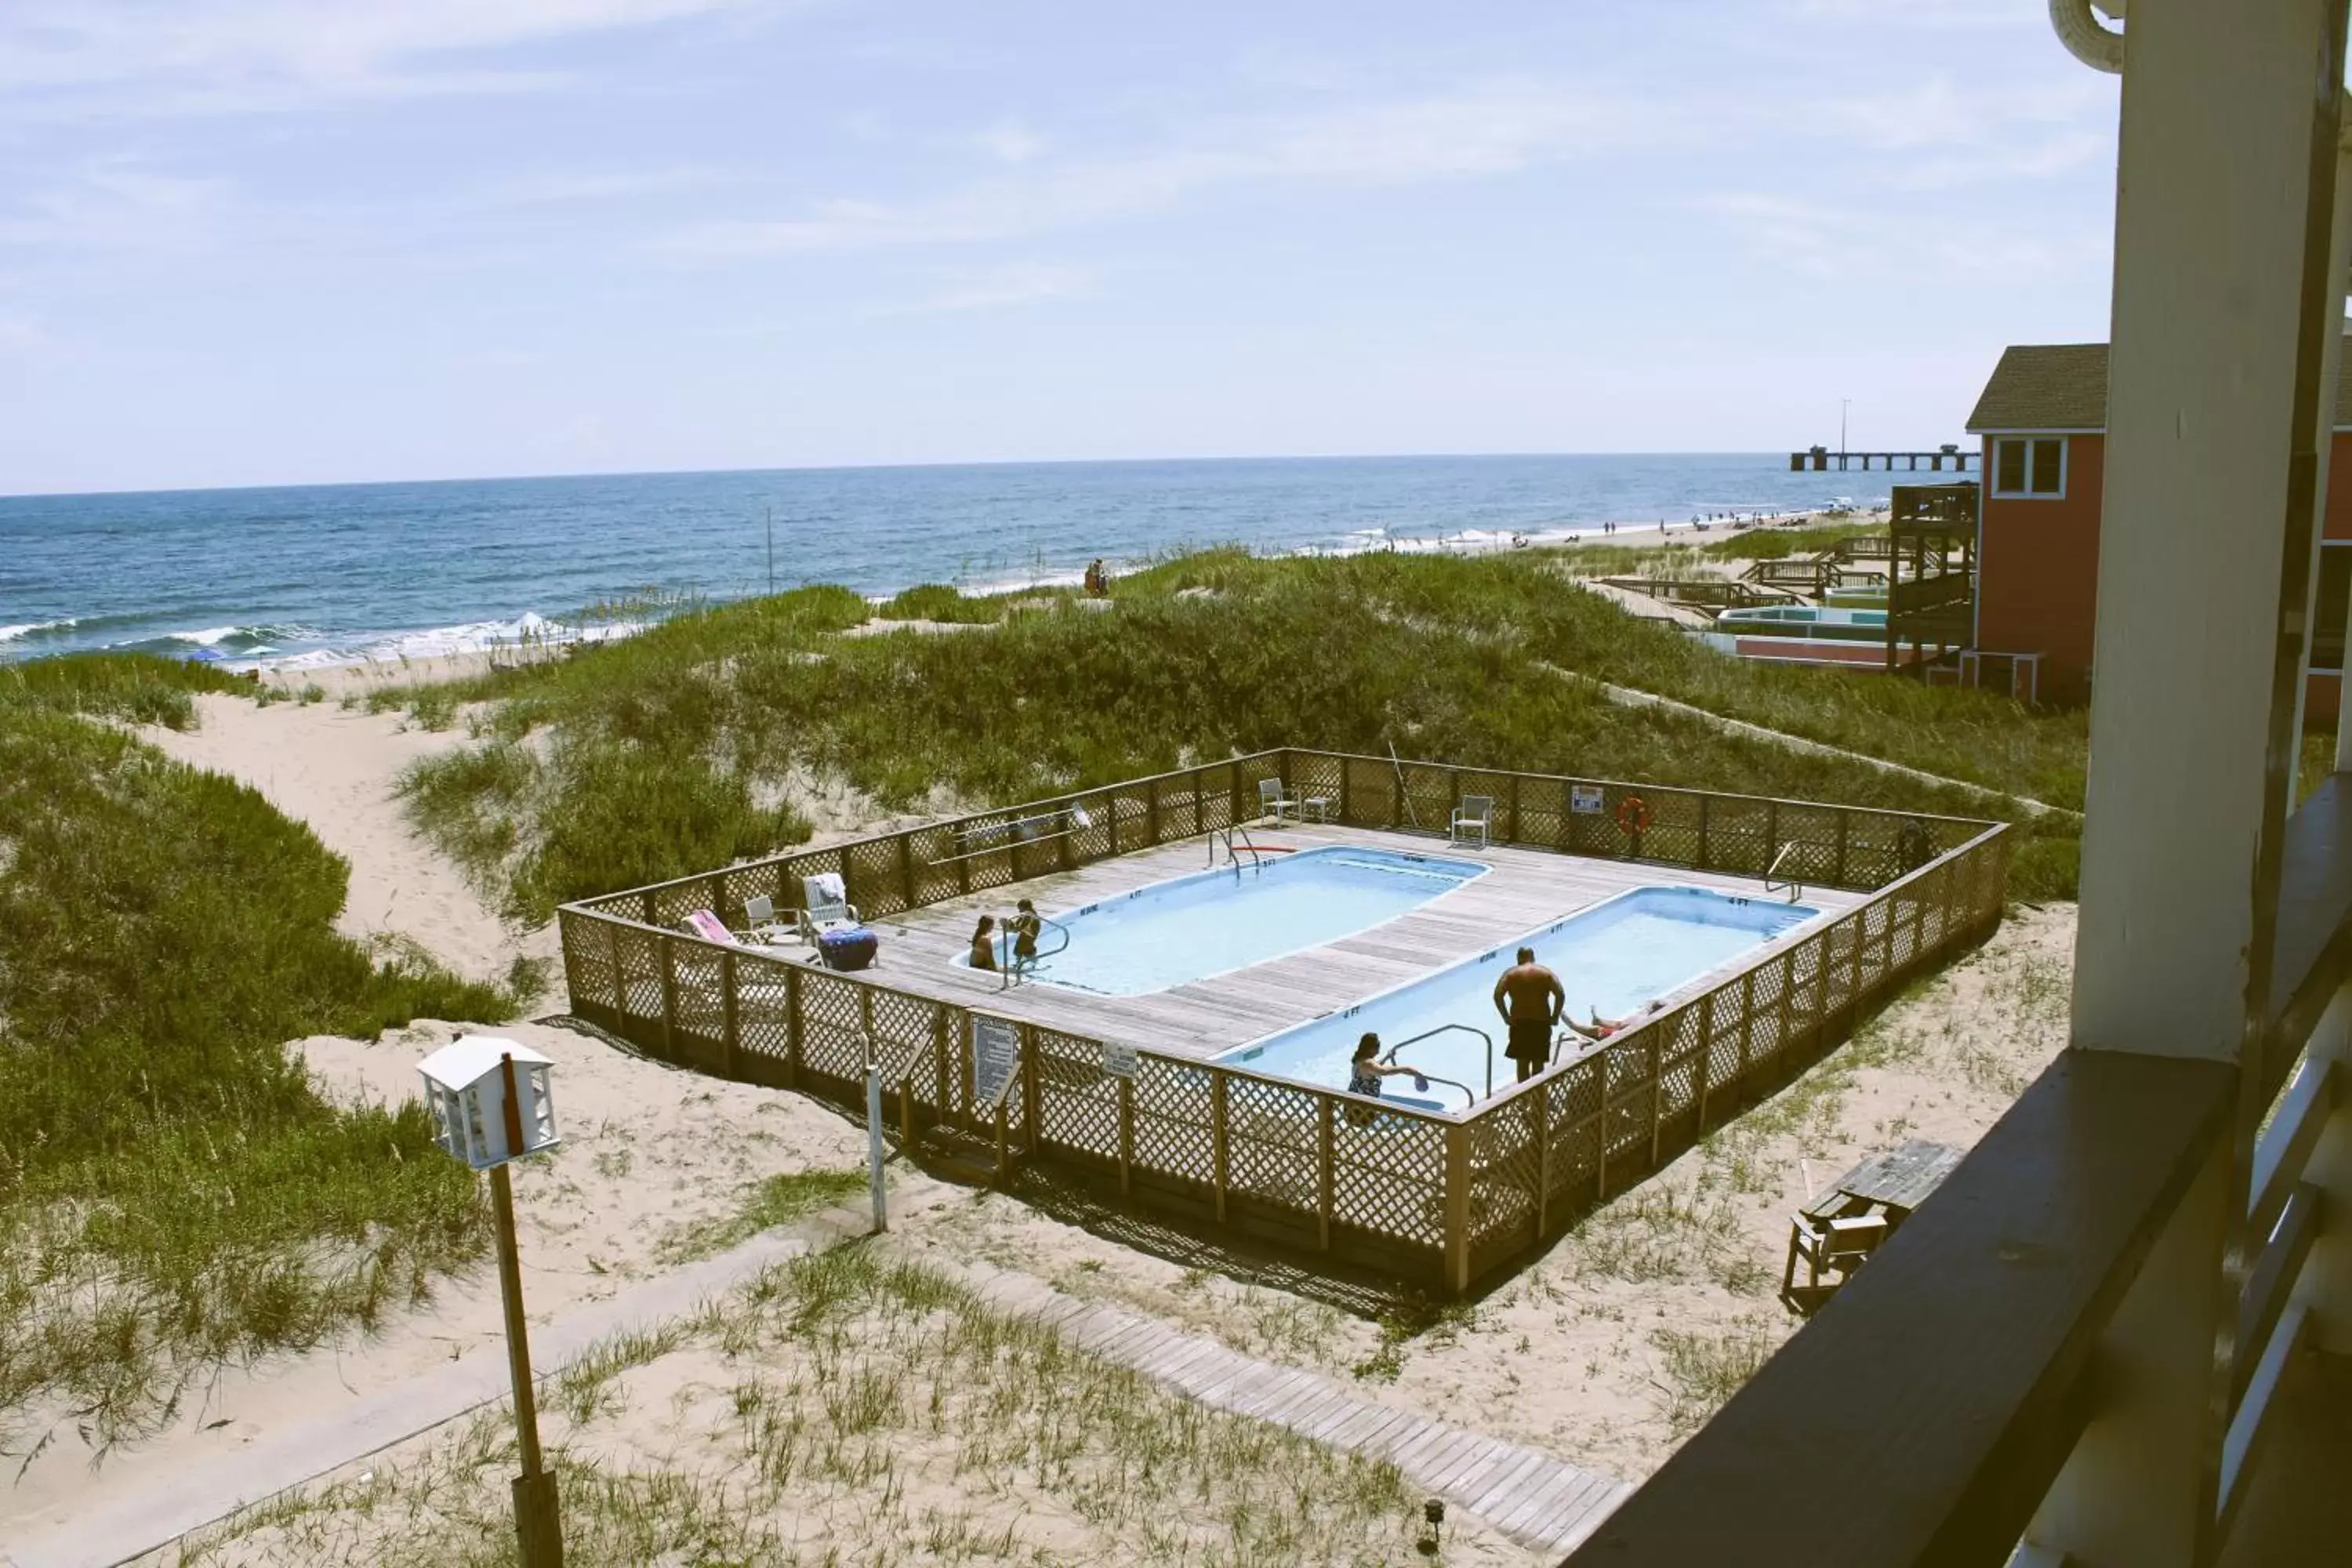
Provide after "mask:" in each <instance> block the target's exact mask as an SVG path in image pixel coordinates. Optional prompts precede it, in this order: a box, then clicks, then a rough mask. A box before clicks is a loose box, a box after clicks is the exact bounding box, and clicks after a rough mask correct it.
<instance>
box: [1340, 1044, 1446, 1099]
mask: <svg viewBox="0 0 2352 1568" xmlns="http://www.w3.org/2000/svg"><path fill="white" fill-rule="evenodd" d="M1380 1057H1381V1037H1379V1036H1378V1035H1375V1034H1370V1033H1367V1034H1366V1035H1365V1036H1364V1037H1363V1038H1362V1039H1360V1040H1358V1041H1357V1042H1356V1059H1355V1060H1353V1061H1351V1062H1349V1064H1348V1092H1349V1094H1361V1095H1368V1096H1370V1098H1372V1099H1374V1100H1378V1099H1379V1098H1380V1097H1381V1079H1384V1078H1388V1077H1391V1075H1393V1074H1396V1073H1402V1074H1404V1075H1405V1076H1406V1077H1407V1078H1410V1079H1412V1087H1413V1088H1415V1089H1427V1088H1428V1087H1429V1079H1427V1078H1426V1077H1424V1076H1423V1073H1422V1071H1421V1069H1420V1068H1410V1067H1407V1066H1405V1065H1404V1063H1402V1062H1396V1063H1393V1064H1391V1063H1389V1062H1384V1061H1382V1060H1381V1059H1380Z"/></svg>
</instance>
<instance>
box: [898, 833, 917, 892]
mask: <svg viewBox="0 0 2352 1568" xmlns="http://www.w3.org/2000/svg"><path fill="white" fill-rule="evenodd" d="M898 888H899V891H900V892H901V893H902V894H903V895H904V897H905V899H906V903H905V905H904V906H903V907H904V908H907V909H910V910H911V909H913V908H915V907H916V903H917V900H916V898H915V836H914V835H913V834H911V833H901V834H900V835H898Z"/></svg>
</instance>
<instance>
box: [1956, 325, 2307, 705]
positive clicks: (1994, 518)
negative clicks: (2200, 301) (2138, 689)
mask: <svg viewBox="0 0 2352 1568" xmlns="http://www.w3.org/2000/svg"><path fill="white" fill-rule="evenodd" d="M2347 387H2352V381H2347V382H2346V383H2344V384H2339V385H2338V387H2337V389H2336V438H2335V441H2334V443H2333V449H2332V450H2331V452H2330V453H2329V457H2328V479H2327V516H2326V528H2325V530H2324V533H2325V538H2324V541H2323V543H2322V547H2321V550H2320V563H2319V603H2318V605H2317V610H2316V615H2315V624H2314V626H2313V636H2312V639H2311V669H2312V674H2311V677H2310V679H2308V680H2307V681H2306V682H2305V694H2306V695H2305V707H2306V709H2307V710H2309V711H2310V712H2311V713H2312V714H2313V715H2314V716H2315V717H2322V716H2326V715H2332V714H2333V713H2334V712H2335V711H2336V689H2337V686H2338V684H2339V682H2340V681H2341V679H2342V671H2343V666H2344V623H2345V612H2346V608H2347V588H2352V398H2348V397H2347V396H2346V392H2347ZM2106 429H2107V345H2106V344H2105V343H2048V344H2042V343H2034V344H2021V345H2019V346H2016V347H2013V348H2011V349H2008V350H2006V351H2005V352H2003V353H2002V354H2001V356H2000V363H1999V364H1997V365H1995V366H1994V367H1993V372H1992V379H1991V380H1990V381H1989V382H1987V383H1986V384H1985V389H1984V395H1982V396H1981V397H1979V398H1978V399H1977V406H1976V412H1975V413H1973V414H1971V415H1969V434H1970V435H1972V436H1977V437H1981V438H1982V439H1983V442H1984V470H1983V471H1984V489H1983V500H1982V508H1983V518H1982V521H1981V524H1980V525H1979V535H1978V551H1977V624H1976V637H1975V642H1976V646H1977V648H1978V650H1979V661H1980V662H1979V668H1981V669H1982V670H1983V671H1984V674H1983V679H1984V681H1985V683H1987V684H1993V683H1997V681H1998V679H1999V677H1998V676H1997V675H1996V673H1995V669H1994V668H1993V667H1994V666H1996V665H1997V664H1998V663H1999V662H2000V661H1999V660H1998V659H1992V658H1989V657H1988V656H1997V655H2003V654H2032V655H2039V656H2040V658H2039V660H2038V674H2039V679H2040V693H2039V694H2040V697H2041V699H2042V700H2043V701H2045V702H2053V701H2054V702H2080V701H2083V700H2085V699H2086V698H2087V697H2088V696H2089V695H2090V689H2091V649H2092V620H2093V616H2094V613H2095V608H2096V605H2097V601H2098V589H2099V503H2100V499H2101V494H2102V487H2101V482H2100V481H2101V478H2102V472H2101V470H2102V468H2103V467H2104V465H2105V447H2106ZM2020 690H2021V692H2022V690H2023V687H2022V684H2021V687H2020Z"/></svg>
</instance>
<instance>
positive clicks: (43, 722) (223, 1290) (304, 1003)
mask: <svg viewBox="0 0 2352 1568" xmlns="http://www.w3.org/2000/svg"><path fill="white" fill-rule="evenodd" d="M244 686H245V683H243V682H235V681H225V680H222V679H219V678H217V677H216V676H215V675H214V674H213V673H212V672H209V671H204V670H201V669H200V668H192V667H188V666H181V665H173V664H171V663H169V662H168V661H163V660H156V659H136V660H131V659H91V660H77V659H59V660H53V661H47V662H45V663H43V664H39V665H27V666H23V667H18V668H16V669H12V670H10V671H7V672H5V678H0V1446H5V1445H6V1444H7V1443H8V1442H10V1441H11V1440H24V1439H26V1438H28V1437H29V1436H30V1435H31V1434H32V1433H33V1432H34V1431H35V1430H36V1429H37V1428H38V1427H39V1426H42V1425H43V1424H45V1423H46V1422H47V1421H50V1420H53V1419H55V1418H56V1417H57V1416H58V1415H67V1416H68V1417H69V1418H70V1419H71V1421H72V1422H73V1423H74V1424H75V1425H77V1426H79V1427H80V1428H81V1429H82V1430H83V1431H84V1432H85V1433H86V1434H87V1435H88V1436H89V1438H90V1440H91V1441H92V1442H94V1443H96V1444H98V1445H100V1446H101V1447H103V1446H104V1445H107V1444H110V1443H112V1442H114V1441H117V1440H119V1439H121V1438H123V1437H130V1436H138V1435H139V1434H140V1433H142V1431H145V1430H147V1429H149V1428H150V1427H152V1426H153V1425H154V1424H155V1423H156V1422H158V1421H160V1420H163V1419H164V1418H165V1417H166V1416H168V1415H169V1413H170V1412H171V1410H172V1408H173V1403H174V1401H175V1400H176V1398H177V1397H178V1394H179V1393H180V1391H181V1390H182V1389H183V1388H184V1386H185V1384H186V1382H187V1380H188V1378H189V1377H191V1376H193V1375H194V1374H196V1373H199V1372H201V1371H202V1370H203V1369H204V1368H205V1367H208V1366H211V1365H214V1364H217V1363H220V1362H223V1361H226V1360H233V1359H236V1358H239V1357H243V1356H247V1355H253V1354H257V1353H260V1352H267V1351H270V1350H276V1349H281V1348H289V1347H299V1346H303V1345H308V1344H311V1343H315V1342H319V1341H320V1340H321V1339H323V1338H326V1337H328V1336H329V1335H331V1334H333V1333H335V1332H337V1331H341V1330H343V1329H346V1328H349V1327H352V1326H359V1327H367V1326H371V1325H373V1323H374V1322H375V1321H378V1320H379V1319H380V1318H381V1317H382V1316H383V1314H384V1313H385V1312H386V1311H387V1310H389V1309H390V1308H392V1307H394V1306H396V1305H397V1304H399V1303H401V1302H403V1301H405V1300H409V1299H411V1298H413V1297H415V1296H416V1295H418V1294H420V1293H421V1292H422V1291H423V1290H424V1289H425V1288H426V1285H427V1282H428V1281H429V1279H430V1278H431V1276H432V1275H433V1274H434V1273H435V1272H436V1271H438V1270H440V1269H443V1268H447V1267H448V1266H449V1265H450V1264H451V1263H453V1262H458V1261H462V1260H463V1259H465V1258H467V1257H468V1256H470V1255H471V1254H472V1253H473V1252H475V1251H476V1250H478V1247H479V1246H480V1242H481V1235H482V1231H481V1226H480V1220H479V1216H478V1213H477V1206H476V1199H475V1196H474V1190H473V1182H472V1179H471V1177H470V1175H469V1173H466V1172H464V1171H463V1170H461V1169H459V1168H457V1167H456V1166H455V1165H454V1164H453V1163H451V1162H449V1161H447V1160H446V1159H445V1158H443V1157H441V1156H440V1155H439V1154H438V1153H437V1152H435V1151H434V1150H433V1149H432V1147H431V1144H430V1138H429V1133H428V1130H427V1127H426V1124H425V1119H424V1116H423V1113H422V1112H421V1111H419V1110H415V1109H414V1108H411V1109H409V1110H404V1111H400V1112H389V1111H384V1110H349V1109H343V1108H338V1107H335V1106H331V1105H329V1104H328V1103H327V1102H325V1101H324V1100H321V1099H320V1096H319V1095H318V1093H317V1092H316V1091H315V1089H313V1087H312V1086H311V1084H310V1081H309V1079H308V1077H307V1075H306V1074H305V1072H304V1070H303V1069H302V1068H301V1067H300V1065H299V1063H297V1062H295V1061H292V1060H290V1059H289V1057H288V1055H287V1053H286V1052H285V1050H284V1049H283V1042H285V1041H286V1040H288V1039H289V1038H293V1037H299V1036H302V1035H308V1034H314V1033H321V1032H334V1033H341V1034H352V1035H362V1036H365V1035H373V1034H375V1033H377V1032H379V1031H381V1030H383V1029H384V1028H387V1027H390V1026H395V1025H399V1024H403V1023H405V1022H406V1021H408V1020H409V1019H410V1018H413V1017H416V1016H436V1017H445V1018H473V1019H492V1018H498V1017H501V1016H505V1015H506V1013H507V1012H508V1011H509V1007H510V1005H511V1004H510V999H509V997H508V995H507V994H505V993H504V992H503V991H501V990H499V989H497V988H494V987H490V986H485V985H478V984H467V983H464V982H460V981H458V980H457V979H456V978H455V977H453V976H451V975H449V974H448V973H445V972H443V971H441V970H440V969H438V968H437V967H436V966H435V965H433V964H432V963H430V962H429V961H427V960H425V959H424V958H422V957H421V956H420V955H418V954H415V953H414V952H388V953H378V952H371V951H370V950H369V949H367V948H365V947H363V946H362V945H361V944H359V943H357V942H352V941H350V940H348V939H346V938H344V937H341V936H340V935H338V934H337V933H336V932H335V931H334V929H333V921H334V917H335V915H336V913H337V911H338V910H339V909H340V908H341V903H342V900H343V895H344V889H345V879H346V876H347V868H346V867H345V866H344V865H343V863H342V861H341V860H340V859H339V858H336V857H335V856H333V855H331V854H330V853H329V852H328V851H327V850H326V849H325V848H324V847H322V846H321V845H320V843H319V841H318V839H317V838H316V837H314V836H313V835H312V834H311V833H310V830H309V829H308V828H306V827H303V826H299V825H297V824H295V823H292V822H290V821H289V820H287V819H286V818H285V817H284V816H280V815H278V812H277V811H275V810H274V809H273V808H272V807H271V806H270V805H268V802H267V801H265V800H264V799H263V798H262V797H261V796H260V795H258V794H257V793H256V792H255V791H253V790H250V789H247V788H246V787H245V786H243V785H241V784H236V783H234V782H232V781H230V780H227V779H226V778H223V777H221V776H219V775H217V774H214V773H203V772H199V771H197V770H194V769H192V768H188V767H184V766H182V765H180V764H178V763H173V762H171V761H169V760H168V759H166V758H165V757H163V755H162V753H160V752H157V751H155V750H154V749H153V748H152V747H150V746H147V745H144V744H142V742H138V741H137V740H135V739H133V738H131V736H129V735H127V734H124V733H122V732H121V731H116V730H113V729H110V728H106V727H102V726H100V725H97V724H93V723H91V722H89V721H87V720H86V719H85V718H83V717H81V716H80V715H82V714H89V713H100V714H109V715H113V716H118V717H125V718H152V719H155V720H157V721H162V722H164V723H170V724H178V725H184V724H185V723H187V722H188V721H190V717H191V710H190V708H189V706H188V701H187V700H188V697H189V695H190V694H191V693H192V692H194V691H201V690H215V689H244ZM33 1440H37V1438H35V1439H33Z"/></svg>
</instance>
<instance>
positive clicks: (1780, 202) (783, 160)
mask: <svg viewBox="0 0 2352 1568" xmlns="http://www.w3.org/2000/svg"><path fill="white" fill-rule="evenodd" d="M2115 110H2116V99H2115V82H2114V79H2112V78H2102V77H2100V76H2098V75H2096V74H2095V73H2093V72H2091V71H2089V70H2086V69H2085V68H2083V67H2081V66H2078V65H2076V64H2075V63H2074V61H2073V60H2072V59H2071V58H2068V57H2067V56H2066V55H2065V54H2064V52H2063V50H2062V49H2061V48H2060V47H2059V46H2058V45H2057V43H2056V41H2055V40H2054V39H2053V37H2052V36H2051V34H2050V31H2049V26H2048V23H2047V20H2046V11H2045V7H2044V6H2043V5H2042V4H2041V0H1900V3H1897V0H1748V3H1745V4H1731V3H1720V4H1719V3H1716V0H1660V3H1656V4H1649V5H1631V4H1623V3H1621V0H1610V3H1606V4H1603V3H1597V0H1553V3H1550V4H1510V5H1506V4H1489V3H1485V0H1455V3H1454V4H1451V5H1444V6H1439V5H1425V4H1424V5H1402V4H1388V3H1384V0H1347V3H1345V4H1339V3H1330V4H1322V3H1312V4H1310V3H1296V4H1284V3H1279V0H1258V3H1256V4H1254V5H1240V4H1227V3H1225V0H1192V3H1190V4H1187V5H1150V6H1146V5H1104V4H1097V5H1079V4H1061V5H1047V4H1031V3H1024V0H992V3H990V4H986V5H976V4H970V3H965V4H954V3H950V0H800V3H792V0H781V3H770V0H736V3H727V0H398V3H397V4H394V3H392V0H385V3H383V4H381V5H379V4H373V3H369V4H365V5H361V4H355V3H353V0H322V3H312V0H8V4H7V5H5V7H0V492H19V493H21V492H26V491H40V490H58V489H141V488H154V487H164V486H180V485H188V486H195V485H216V484H247V483H254V484H262V483H281V482H299V481H321V480H341V479H402V478H429V477H445V476H446V477H456V476H468V475H490V474H518V473H553V472H573V471H612V470H632V469H650V468H757V467H771V466H788V465H803V464H859V463H902V462H944V461H966V460H999V459H1024V458H1120V457H1170V456H1222V455H1261V454H1289V453H1382V452H1489V451H1520V452H1524V451H1588V452H1589V451H1630V450H1641V451H1670V450H1770V449H1775V448H1779V449H1786V448H1789V447H1797V446H1802V445H1806V444H1809V443H1810V442H1812V441H1815V440H1822V439H1827V440H1830V441H1834V440H1835V439H1836V427H1837V417H1838V407H1839V400H1840V399H1841V398H1842V397H1850V398H1852V399H1853V441H1854V444H1855V445H1856V446H1857V447H1861V446H1875V445H1889V446H1893V445H1912V444H1931V443H1934V442H1937V441H1942V440H1950V439H1955V438H1958V436H1959V434H1960V424H1961V421H1962V420H1963V418H1964V417H1965V416H1966V415H1967V412H1968V409H1969V405H1970V404H1971V403H1972V402H1973V400H1974V398H1975V395H1976V393H1977V391H1978V389H1979V385H1980V384H1981V383H1982V380H1983V377H1984V374H1985V373H1986V372H1987V370H1989V369H1990V365H1991V363H1992V361H1993V359H1994V357H1995V355H1996V354H1997V353H1999V351H2000V347H2001V346H2002V345H2003V344H2004V343H2008V342H2050V341H2079V340H2084V339H2092V338H2098V337H2103V336H2104V335H2105V328H2106V292H2107V286H2108V273H2109V254H2108V253H2109V243H2110V229H2111V223H2112V214H2113V204H2114V165H2115V146H2114V137H2115Z"/></svg>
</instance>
